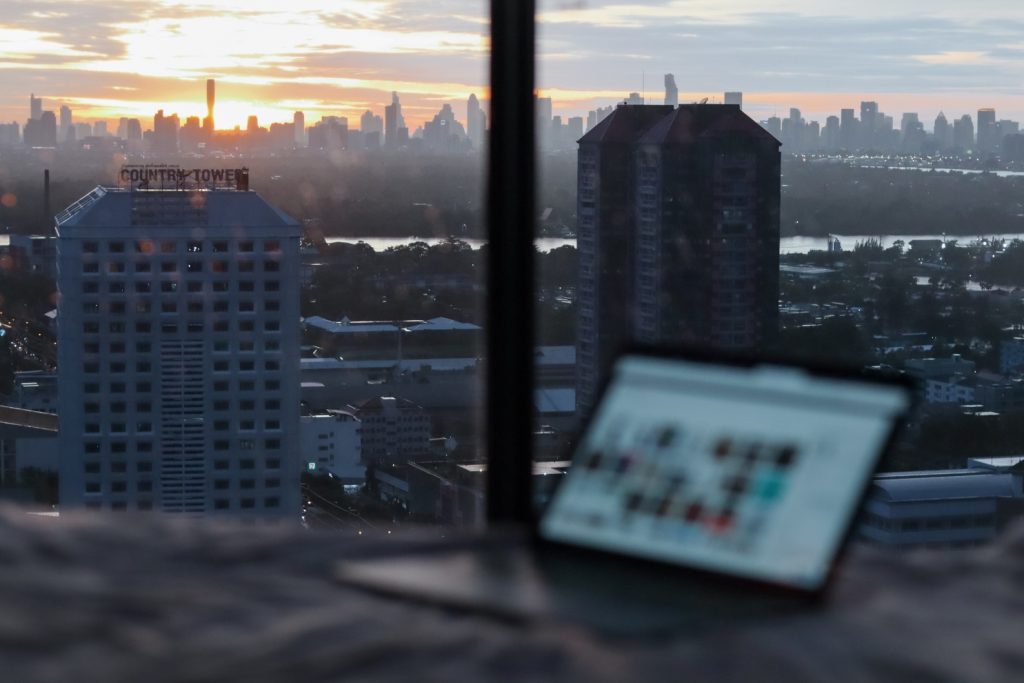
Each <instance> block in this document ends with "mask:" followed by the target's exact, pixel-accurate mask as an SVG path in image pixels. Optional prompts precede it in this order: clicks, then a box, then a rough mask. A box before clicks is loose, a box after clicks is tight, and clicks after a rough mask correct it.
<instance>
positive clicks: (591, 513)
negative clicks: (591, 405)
mask: <svg viewBox="0 0 1024 683" xmlns="http://www.w3.org/2000/svg"><path fill="white" fill-rule="evenodd" d="M910 400H911V399H910V392H909V390H908V389H907V388H905V387H902V386H899V385H889V384H882V383H877V384H876V383H873V382H868V381H859V380H856V379H835V378H831V377H824V376H820V375H814V374H811V373H809V372H807V371H804V370H801V369H798V368H793V367H787V366H772V365H759V366H753V367H740V366H731V365H726V364H716V363H706V362H695V361H686V360H679V359H666V358H656V357H650V356H638V355H632V356H625V357H623V358H622V359H620V360H619V362H618V363H617V364H616V366H615V367H614V370H613V376H612V381H611V382H610V383H609V385H608V388H607V389H606V391H605V393H604V396H603V399H602V401H601V402H600V404H599V405H598V406H597V408H596V410H595V413H594V416H593V419H592V420H591V423H590V426H589V427H588V429H587V430H586V433H585V434H584V435H583V438H582V439H581V441H580V444H579V446H578V448H577V451H576V453H575V455H574V456H573V461H572V462H573V464H572V467H570V468H569V471H568V473H567V474H566V475H565V479H564V481H563V482H562V485H561V486H560V487H559V488H558V490H557V491H556V493H555V495H554V497H553V498H552V501H551V504H550V505H549V507H548V509H547V510H546V512H545V514H544V516H543V518H542V519H541V523H540V534H541V536H542V537H543V538H546V539H548V540H552V541H560V542H565V543H570V544H573V545H580V546H587V547H593V548H598V549H602V550H607V551H611V552H615V553H620V554H626V555H633V556H637V557H643V558H648V559H654V560H659V561H663V562H670V563H675V564H679V565H684V566H688V567H694V568H699V569H704V570H709V571H714V572H719V573H724V574H729V575H733V576H737V577H743V578H749V579H755V580H759V581H765V582H769V583H775V584H781V585H786V586H790V587H793V588H798V589H801V590H816V589H819V588H821V587H822V586H823V585H824V583H825V581H826V579H827V575H828V572H829V569H830V567H831V565H832V562H833V560H834V559H835V556H836V554H837V553H838V551H839V549H840V546H841V544H842V542H843V540H844V536H845V534H846V532H847V530H848V528H849V525H850V522H851V520H852V518H853V515H855V514H856V513H857V508H858V507H859V505H860V502H861V495H862V493H863V491H864V489H865V485H866V483H867V480H868V478H869V477H871V476H872V474H873V472H874V469H875V467H876V464H877V462H878V459H879V457H880V456H881V450H882V449H883V448H884V447H885V444H886V442H887V440H888V437H889V434H890V432H891V430H892V426H893V423H894V420H896V419H897V418H898V417H899V416H900V415H901V414H903V413H904V412H905V411H906V410H907V409H908V408H909V404H910Z"/></svg>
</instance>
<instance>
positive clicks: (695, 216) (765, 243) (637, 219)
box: [577, 104, 781, 412]
mask: <svg viewBox="0 0 1024 683" xmlns="http://www.w3.org/2000/svg"><path fill="white" fill-rule="evenodd" d="M779 144H780V143H779V141H778V140H776V139H775V138H774V137H772V136H771V135H770V134H769V133H768V132H766V131H765V130H764V129H763V128H762V127H761V126H759V125H758V124H757V123H755V122H754V121H753V120H751V119H750V118H749V117H748V116H746V115H745V114H744V113H743V112H742V111H740V108H739V107H737V106H735V105H710V104H704V105H699V104H693V105H682V106H680V107H678V108H676V109H673V108H672V107H669V106H653V105H652V106H632V105H620V106H619V107H617V108H616V109H615V111H614V112H613V113H612V114H611V115H610V116H608V117H607V118H606V119H604V120H603V121H602V122H601V123H599V124H598V125H597V126H595V127H594V128H593V129H592V130H591V131H590V132H588V133H587V134H586V135H584V136H583V138H582V139H581V140H580V144H579V156H578V184H579V186H578V199H577V202H578V206H577V213H578V216H579V223H578V246H579V268H580V270H579V285H578V289H577V296H578V302H577V307H578V311H579V333H578V347H577V366H578V373H579V377H578V379H579V382H578V394H577V396H578V405H579V408H580V410H581V411H583V412H586V411H587V410H589V409H590V407H591V406H592V405H593V400H594V397H595V393H596V391H597V388H598V386H599V383H600V379H601V376H602V374H603V373H604V371H605V370H606V369H607V368H608V366H609V364H610V362H611V360H612V359H613V357H614V355H615V354H616V352H618V351H619V350H621V349H622V348H623V347H624V346H625V345H626V344H628V343H629V342H630V341H633V340H636V341H641V342H645V343H656V344H663V345H679V346H683V345H692V344H699V345H709V346H713V347H717V348H726V349H753V348H758V347H759V346H761V345H762V344H763V343H765V342H766V341H768V340H770V339H771V338H772V337H774V335H775V332H776V327H777V317H778V311H777V308H778V277H779V276H778V271H779V188H780V159H781V154H780V151H779Z"/></svg>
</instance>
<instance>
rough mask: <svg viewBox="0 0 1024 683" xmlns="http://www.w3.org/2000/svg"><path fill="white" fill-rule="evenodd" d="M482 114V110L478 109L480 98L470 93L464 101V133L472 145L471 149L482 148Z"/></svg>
mask: <svg viewBox="0 0 1024 683" xmlns="http://www.w3.org/2000/svg"><path fill="white" fill-rule="evenodd" d="M482 114H483V112H482V111H480V100H478V99H477V98H476V94H475V93H474V94H471V95H470V96H469V100H468V101H467V102H466V134H467V135H468V136H469V142H470V144H472V145H473V149H483V145H484V131H483V116H482Z"/></svg>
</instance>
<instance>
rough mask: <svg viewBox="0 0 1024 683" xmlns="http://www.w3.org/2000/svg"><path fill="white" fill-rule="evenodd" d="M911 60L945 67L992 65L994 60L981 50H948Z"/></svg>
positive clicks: (914, 57) (917, 56) (916, 56)
mask: <svg viewBox="0 0 1024 683" xmlns="http://www.w3.org/2000/svg"><path fill="white" fill-rule="evenodd" d="M912 57H913V59H916V60H917V61H919V62H922V63H924V64H945V65H957V64H993V63H995V60H993V59H992V57H991V56H990V55H989V53H988V52H985V51H983V50H977V51H955V50H950V51H946V52H938V53H934V54H928V55H912Z"/></svg>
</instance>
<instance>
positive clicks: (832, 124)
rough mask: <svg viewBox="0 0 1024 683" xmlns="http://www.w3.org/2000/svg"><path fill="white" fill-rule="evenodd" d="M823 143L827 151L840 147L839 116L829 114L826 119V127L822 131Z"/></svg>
mask: <svg viewBox="0 0 1024 683" xmlns="http://www.w3.org/2000/svg"><path fill="white" fill-rule="evenodd" d="M821 138H822V140H821V144H822V146H823V147H824V148H825V151H827V152H834V151H836V150H837V149H839V117H838V116H829V117H828V118H827V119H825V128H824V129H823V130H822V131H821Z"/></svg>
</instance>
